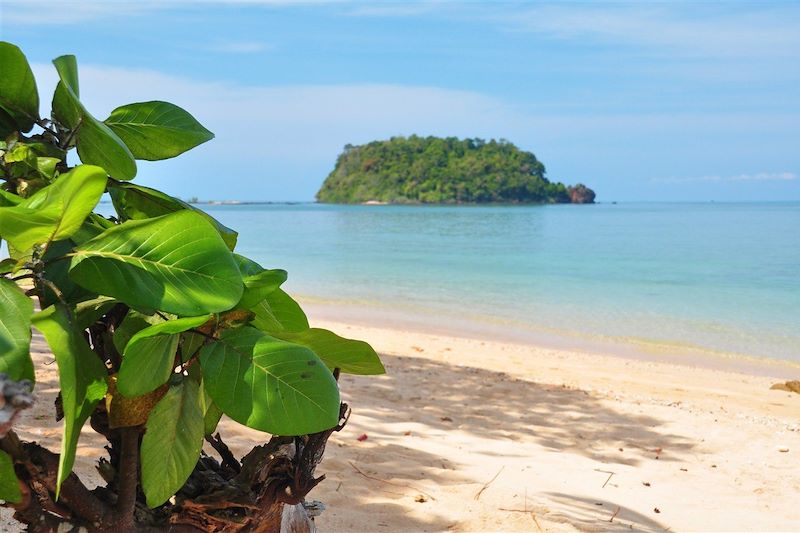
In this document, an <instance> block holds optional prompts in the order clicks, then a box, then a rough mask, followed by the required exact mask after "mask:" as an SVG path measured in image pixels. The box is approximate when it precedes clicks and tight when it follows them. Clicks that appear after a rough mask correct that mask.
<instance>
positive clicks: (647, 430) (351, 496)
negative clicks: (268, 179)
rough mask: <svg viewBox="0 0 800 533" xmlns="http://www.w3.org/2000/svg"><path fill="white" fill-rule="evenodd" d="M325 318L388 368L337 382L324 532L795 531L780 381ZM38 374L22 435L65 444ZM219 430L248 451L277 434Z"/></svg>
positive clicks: (51, 388)
mask: <svg viewBox="0 0 800 533" xmlns="http://www.w3.org/2000/svg"><path fill="white" fill-rule="evenodd" d="M316 325H319V324H316ZM321 325H322V326H323V327H328V328H330V329H333V330H335V331H338V332H340V333H342V334H343V335H346V336H350V337H355V338H363V339H365V340H368V341H370V342H371V343H373V345H374V346H375V347H376V349H377V350H378V351H379V352H380V353H382V354H384V362H385V364H386V367H387V369H388V371H389V373H388V375H386V376H381V377H377V378H376V377H352V376H345V377H344V378H343V379H342V389H343V395H344V397H345V400H346V401H348V402H349V403H350V404H351V406H352V407H353V415H352V418H351V419H350V423H349V424H348V426H347V427H346V428H345V429H344V430H343V431H342V432H341V433H339V434H336V435H335V436H334V437H333V438H332V439H331V441H330V445H329V448H328V452H327V455H326V459H325V461H324V462H323V464H322V465H321V469H320V470H321V473H325V474H327V476H328V477H327V480H326V481H325V482H323V483H322V484H321V485H320V486H319V487H318V488H317V489H315V491H314V492H312V497H313V498H316V499H319V500H322V501H324V502H325V503H326V504H327V506H328V510H327V511H325V513H324V514H323V515H322V517H320V519H319V520H318V525H319V527H320V530H322V531H386V532H400V531H539V530H540V529H541V530H545V531H574V530H582V531H587V530H588V531H608V530H611V531H616V530H626V531H629V530H631V529H634V530H644V531H665V530H670V531H698V530H702V531H732V530H742V531H743V530H748V531H767V530H771V531H800V506H798V505H797V503H798V502H800V395H797V394H790V393H786V392H779V391H770V390H769V386H770V385H771V384H772V383H773V382H775V381H776V380H775V379H771V378H766V377H755V376H752V375H746V374H740V373H734V372H725V371H722V370H712V369H704V368H690V367H687V366H680V365H676V364H667V363H656V362H646V361H636V360H630V359H623V358H616V357H608V356H600V355H593V354H587V353H578V352H564V351H557V350H550V349H542V348H537V347H533V346H524V345H512V344H502V343H494V342H483V341H479V340H472V339H458V338H451V337H444V336H436V335H428V334H420V333H413V332H402V331H392V330H385V329H379V328H373V327H361V326H349V325H344V324H333V323H327V324H321ZM36 347H37V349H39V350H40V351H43V346H42V344H41V341H38V340H37V341H36ZM37 357H38V358H39V359H40V360H47V358H48V356H47V355H46V354H42V355H39V356H37ZM40 368H44V371H43V372H41V373H40V376H39V378H40V379H39V388H38V389H37V391H38V393H39V395H40V402H39V406H38V407H37V408H36V409H35V410H34V411H32V412H31V413H28V414H27V415H26V417H25V419H24V420H23V421H22V422H23V433H24V434H26V436H28V437H30V438H35V439H39V440H43V441H45V442H46V443H47V444H48V445H51V446H53V447H54V448H57V444H56V443H57V439H58V434H59V432H58V429H57V428H54V427H51V428H50V429H46V430H34V429H33V427H32V426H33V425H34V424H41V423H42V422H44V421H46V420H48V419H49V417H48V412H49V407H50V405H52V395H53V393H54V392H55V389H56V387H55V382H54V375H53V370H54V369H53V367H52V366H49V367H41V366H40ZM787 371H788V372H789V373H791V372H792V369H788V370H787V368H785V367H783V368H781V367H777V366H769V365H764V366H763V367H762V368H760V369H759V372H760V373H762V374H766V375H769V374H771V373H774V374H776V375H784V376H785V375H786V373H787ZM798 374H799V375H800V371H798ZM223 431H227V432H228V435H229V437H228V438H227V441H228V443H229V444H230V445H231V447H232V448H233V449H234V450H235V451H237V452H238V453H241V452H243V451H244V450H245V449H248V448H249V447H250V446H252V444H254V443H255V442H257V441H263V440H265V437H264V436H263V434H258V433H257V432H253V431H249V430H241V429H238V428H237V427H235V426H234V425H233V424H229V423H226V424H225V427H224V429H223ZM361 434H366V435H367V436H368V438H367V440H365V441H363V442H359V441H358V440H357V437H358V436H359V435H361ZM85 436H89V434H86V435H85ZM88 443H89V439H84V440H83V441H82V444H83V445H84V446H82V447H81V448H80V449H79V461H78V468H79V470H81V472H82V473H87V474H89V473H91V471H92V468H91V455H90V450H89V449H88V448H87V447H86V446H85V445H86V444H88ZM785 448H788V449H789V451H788V452H781V451H779V449H785ZM482 489H483V490H482ZM656 509H657V510H658V511H656ZM4 516H7V513H6V515H4ZM612 517H613V520H612ZM4 525H5V527H4ZM9 527H10V525H9V523H8V522H5V523H3V522H1V521H0V529H3V530H5V529H7V528H9Z"/></svg>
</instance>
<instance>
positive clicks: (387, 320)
mask: <svg viewBox="0 0 800 533" xmlns="http://www.w3.org/2000/svg"><path fill="white" fill-rule="evenodd" d="M201 207H202V208H203V209H205V210H206V211H208V212H209V213H210V214H211V215H213V216H214V217H216V218H218V219H219V220H220V221H221V222H223V223H224V224H226V225H227V226H229V227H232V228H234V229H237V230H238V231H239V232H240V235H239V244H238V247H237V251H238V252H239V253H242V254H245V255H247V256H249V257H251V258H252V259H254V260H256V261H258V262H259V263H261V264H262V265H263V266H265V267H269V268H283V269H286V270H287V271H288V272H289V281H288V282H287V284H286V286H285V287H286V289H287V291H289V292H290V293H291V294H293V295H294V296H296V297H297V298H298V299H299V300H300V301H301V302H302V303H303V304H304V307H306V308H308V310H309V316H310V318H311V321H312V325H313V322H314V319H315V318H316V319H319V320H323V319H325V320H342V321H347V322H361V323H365V324H369V325H376V326H387V327H397V328H409V329H416V330H420V331H426V332H431V333H442V334H452V335H463V336H469V337H476V338H480V339H493V340H501V341H509V342H520V343H534V344H538V345H543V346H548V347H554V348H570V349H574V348H580V349H587V350H597V351H600V352H604V353H607V352H609V351H610V352H615V353H620V354H623V355H624V354H635V355H637V356H638V355H645V356H647V355H652V356H659V354H661V355H665V354H667V355H670V356H676V355H679V356H681V357H688V358H693V357H699V356H701V355H702V356H707V355H709V354H710V355H713V356H719V357H729V356H734V357H736V356H738V357H741V356H744V357H748V358H769V359H779V360H784V361H792V362H796V363H800V203H624V202H620V203H604V204H595V205H541V206H395V205H374V206H373V205H369V206H367V205H357V206H337V205H320V204H253V205H203V206H201Z"/></svg>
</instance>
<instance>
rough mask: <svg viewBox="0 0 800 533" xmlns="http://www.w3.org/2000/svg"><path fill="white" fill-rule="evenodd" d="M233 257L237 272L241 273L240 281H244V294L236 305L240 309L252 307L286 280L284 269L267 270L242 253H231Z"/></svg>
mask: <svg viewBox="0 0 800 533" xmlns="http://www.w3.org/2000/svg"><path fill="white" fill-rule="evenodd" d="M233 257H234V258H235V259H236V264H237V265H238V266H239V272H241V273H242V281H244V294H242V299H241V301H240V302H239V303H238V304H237V306H236V307H238V308H240V309H249V308H251V307H254V306H255V305H257V304H258V303H259V302H261V301H262V300H264V299H265V298H266V297H267V296H268V295H269V294H270V293H272V292H274V291H275V290H276V289H277V288H278V287H280V286H281V285H282V284H283V283H284V282H285V281H286V277H287V273H286V271H285V270H280V269H273V270H267V269H265V268H264V267H262V266H261V265H259V264H258V263H256V262H255V261H253V260H252V259H249V258H247V257H245V256H243V255H239V254H233Z"/></svg>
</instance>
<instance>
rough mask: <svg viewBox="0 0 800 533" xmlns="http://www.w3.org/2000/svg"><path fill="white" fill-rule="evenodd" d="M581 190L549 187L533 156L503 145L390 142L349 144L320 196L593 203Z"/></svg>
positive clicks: (334, 199)
mask: <svg viewBox="0 0 800 533" xmlns="http://www.w3.org/2000/svg"><path fill="white" fill-rule="evenodd" d="M594 198H595V193H594V191H592V190H591V189H590V188H589V187H587V186H585V185H583V184H577V185H575V186H566V185H564V184H563V183H558V182H552V181H549V180H548V179H547V178H546V177H545V168H544V165H543V164H542V163H541V162H540V161H539V160H538V159H536V156H535V155H533V154H532V153H531V152H526V151H524V150H520V149H519V148H517V147H516V146H514V145H513V144H511V143H510V142H508V141H505V140H502V139H501V140H499V141H495V140H490V141H484V140H483V139H457V138H455V137H447V138H439V137H418V136H416V135H412V136H411V137H393V138H392V139H390V140H388V141H374V142H371V143H369V144H364V145H360V146H353V145H349V144H348V145H347V146H345V148H344V151H343V152H342V153H341V154H340V155H339V157H338V159H337V160H336V168H334V169H333V172H331V173H330V174H329V175H328V177H327V178H326V179H325V182H324V183H323V184H322V188H320V190H319V192H318V193H317V200H318V201H319V202H322V203H337V204H359V203H392V204H407V203H412V204H462V203H474V204H482V203H505V204H509V203H510V204H523V203H526V204H527V203H530V204H533V203H580V204H584V203H589V204H591V203H594Z"/></svg>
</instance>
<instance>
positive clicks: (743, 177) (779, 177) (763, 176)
mask: <svg viewBox="0 0 800 533" xmlns="http://www.w3.org/2000/svg"><path fill="white" fill-rule="evenodd" d="M797 179H798V175H797V174H795V173H794V172H757V173H755V174H736V175H733V176H692V177H688V178H675V177H673V178H654V179H652V180H651V181H655V182H661V183H690V182H697V181H711V182H737V181H795V180H797Z"/></svg>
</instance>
